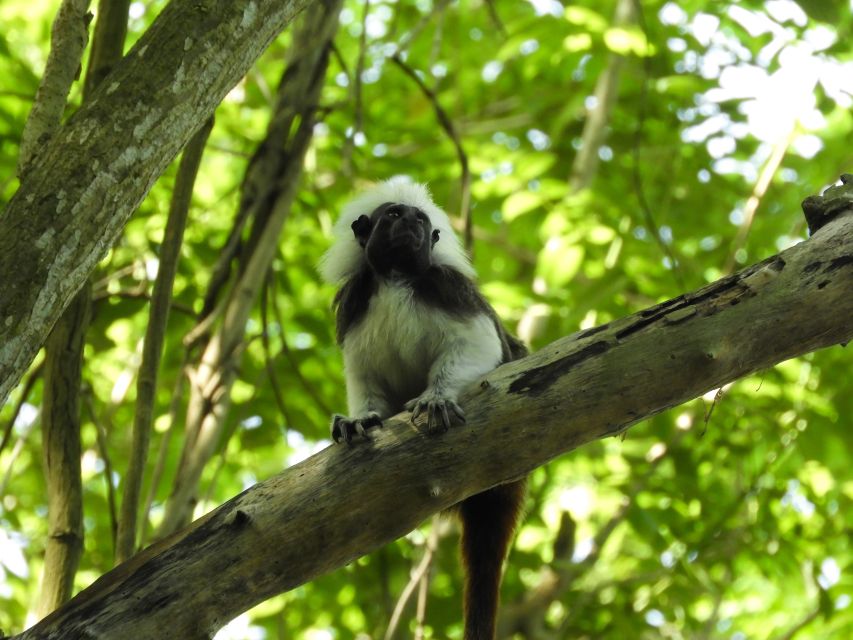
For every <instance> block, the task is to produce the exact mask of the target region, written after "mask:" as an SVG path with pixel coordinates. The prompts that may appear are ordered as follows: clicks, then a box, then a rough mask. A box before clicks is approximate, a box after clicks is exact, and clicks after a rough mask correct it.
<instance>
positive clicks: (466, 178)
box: [390, 54, 474, 252]
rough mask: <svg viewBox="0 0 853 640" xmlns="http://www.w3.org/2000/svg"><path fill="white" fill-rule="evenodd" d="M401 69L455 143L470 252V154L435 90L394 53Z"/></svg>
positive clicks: (471, 222)
mask: <svg viewBox="0 0 853 640" xmlns="http://www.w3.org/2000/svg"><path fill="white" fill-rule="evenodd" d="M390 59H391V60H392V61H393V62H394V63H395V64H396V65H397V66H398V67H400V69H402V70H403V72H405V74H406V75H407V76H409V77H410V78H411V79H412V80H413V81H414V82H415V84H417V85H418V88H419V89H420V90H421V93H423V94H424V96H425V97H426V99H427V100H429V102H430V104H432V107H433V110H434V111H435V115H436V118H437V119H438V123H439V125H440V126H441V128H442V129H444V132H445V133H446V134H447V137H448V138H450V141H451V142H452V143H453V148H454V149H456V156H457V158H458V159H459V166H460V168H461V170H462V176H461V178H460V182H461V197H460V204H459V216H460V217H461V218H462V219H463V220H464V221H465V233H464V237H465V248H466V249H468V251H469V252H470V250H471V248H472V246H473V241H474V236H473V227H474V224H473V220H472V218H471V206H470V205H471V170H470V169H469V167H468V156H467V155H466V153H465V149H464V148H463V147H462V140H461V139H460V138H459V134H458V133H457V132H456V127H454V125H453V121H452V120H451V119H450V117H449V116H448V115H447V112H446V111H445V110H444V108H443V107H442V106H441V104H440V103H439V101H438V97H437V96H436V95H435V92H434V91H433V90H432V89H430V88H429V87H428V86H426V84H425V83H424V81H423V80H422V79H421V77H420V76H419V75H418V73H417V72H416V71H415V70H414V69H412V67H410V66H409V65H408V64H406V63H405V62H404V61H403V59H402V58H401V57H400V55H399V54H394V55H393V56H391V58H390Z"/></svg>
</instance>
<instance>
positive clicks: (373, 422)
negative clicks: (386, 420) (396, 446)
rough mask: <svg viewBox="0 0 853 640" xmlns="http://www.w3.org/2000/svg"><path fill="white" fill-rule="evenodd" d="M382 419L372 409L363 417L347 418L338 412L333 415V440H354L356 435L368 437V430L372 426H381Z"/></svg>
mask: <svg viewBox="0 0 853 640" xmlns="http://www.w3.org/2000/svg"><path fill="white" fill-rule="evenodd" d="M381 426H382V419H381V418H380V417H379V414H378V413H376V412H375V411H371V412H370V413H368V414H367V415H366V416H364V417H363V418H347V417H346V416H342V415H340V414H338V413H336V414H335V415H334V416H332V440H334V441H335V442H341V441H345V442H346V443H347V444H349V443H350V442H352V439H353V437H354V436H358V437H360V438H365V439H366V438H367V430H368V429H369V428H370V427H381Z"/></svg>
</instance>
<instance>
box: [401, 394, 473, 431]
mask: <svg viewBox="0 0 853 640" xmlns="http://www.w3.org/2000/svg"><path fill="white" fill-rule="evenodd" d="M406 410H407V411H411V412H412V422H414V421H415V419H416V418H417V417H418V416H419V415H421V413H423V412H424V411H426V414H427V431H428V432H429V433H436V432H440V431H447V430H448V429H449V428H450V425H451V419H450V412H451V411H452V412H453V414H454V415H455V416H456V417H457V418H458V419H459V420H460V421H462V422H465V412H464V411H462V407H460V406H459V405H458V404H457V403H456V400H455V399H453V398H448V397H445V396H444V395H442V394H440V393H439V392H437V391H435V390H433V389H427V390H426V391H424V392H423V393H422V394H421V396H420V397H418V398H415V399H414V400H409V401H408V402H407V403H406Z"/></svg>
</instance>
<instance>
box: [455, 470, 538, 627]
mask: <svg viewBox="0 0 853 640" xmlns="http://www.w3.org/2000/svg"><path fill="white" fill-rule="evenodd" d="M526 483H527V481H526V479H525V480H517V481H515V482H510V483H508V484H502V485H498V486H497V487H493V488H491V489H489V490H488V491H484V492H483V493H478V494H477V495H474V496H471V497H470V498H468V499H467V500H465V501H464V502H462V503H461V504H460V505H459V517H460V518H461V520H462V561H463V564H464V565H465V640H493V639H494V637H495V619H496V617H497V613H498V601H499V598H500V585H501V569H502V567H503V561H504V559H505V558H506V554H507V549H508V548H509V543H510V542H511V540H512V535H513V532H514V531H515V526H516V524H517V523H518V519H519V516H520V514H521V508H522V503H523V501H524V493H525V485H526Z"/></svg>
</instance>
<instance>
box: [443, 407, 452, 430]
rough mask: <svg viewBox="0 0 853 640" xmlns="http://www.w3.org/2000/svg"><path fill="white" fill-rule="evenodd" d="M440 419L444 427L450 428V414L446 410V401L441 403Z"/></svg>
mask: <svg viewBox="0 0 853 640" xmlns="http://www.w3.org/2000/svg"><path fill="white" fill-rule="evenodd" d="M441 420H442V422H444V428H445V429H449V428H450V414H449V413H448V412H447V403H446V402H442V403H441Z"/></svg>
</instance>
